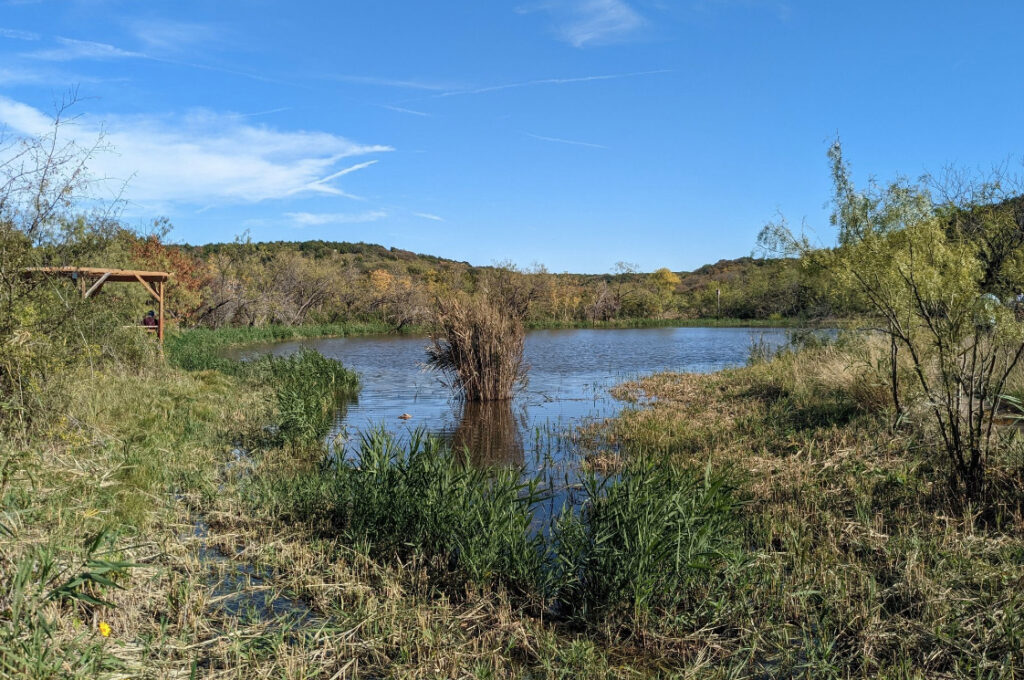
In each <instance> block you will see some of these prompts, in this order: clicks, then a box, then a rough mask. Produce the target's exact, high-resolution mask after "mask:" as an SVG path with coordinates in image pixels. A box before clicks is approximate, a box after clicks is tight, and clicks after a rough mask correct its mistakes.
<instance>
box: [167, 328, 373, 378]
mask: <svg viewBox="0 0 1024 680" xmlns="http://www.w3.org/2000/svg"><path fill="white" fill-rule="evenodd" d="M390 330H391V328H390V327H389V326H387V325H386V324H383V323H370V322H367V323H360V322H356V323H340V324H309V325H303V326H225V327H223V328H216V329H210V328H193V329H188V330H180V331H177V332H173V333H170V334H169V335H168V337H167V342H166V350H167V353H168V358H169V360H170V362H171V363H172V364H173V365H174V366H177V367H179V368H184V369H186V370H203V369H210V368H223V369H225V370H231V369H230V367H229V366H230V364H229V362H228V361H219V360H220V359H222V355H223V352H224V350H226V349H228V348H230V347H237V346H240V345H250V344H257V343H264V342H283V341H285V340H302V339H305V338H335V337H337V338H341V337H346V336H350V335H383V334H386V333H388V332H389V331H390Z"/></svg>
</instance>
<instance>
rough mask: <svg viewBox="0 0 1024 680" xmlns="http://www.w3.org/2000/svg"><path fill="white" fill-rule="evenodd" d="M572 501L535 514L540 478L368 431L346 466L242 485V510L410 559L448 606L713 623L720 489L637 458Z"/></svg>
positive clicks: (734, 533)
mask: <svg viewBox="0 0 1024 680" xmlns="http://www.w3.org/2000/svg"><path fill="white" fill-rule="evenodd" d="M547 492H548V493H550V490H547ZM582 492H583V497H582V504H581V505H575V504H571V505H567V506H566V507H565V508H563V510H562V512H561V513H560V514H558V515H557V516H555V517H547V516H545V515H544V514H543V513H542V511H541V506H540V501H541V500H543V499H544V497H545V493H544V491H543V485H542V482H541V480H540V479H539V478H536V479H524V478H523V471H522V470H521V469H516V468H478V467H472V466H469V465H467V464H466V461H465V460H464V459H463V458H462V456H461V454H459V453H457V452H455V451H453V450H451V449H450V448H447V447H445V446H443V445H442V444H441V443H440V442H438V441H437V440H434V439H431V438H426V437H423V436H415V437H413V439H412V441H411V442H410V443H409V444H408V446H407V448H400V447H397V446H396V445H395V443H394V441H393V439H392V438H391V436H390V435H388V434H387V433H385V432H382V431H378V432H375V433H373V434H372V435H369V436H367V437H366V438H364V441H363V443H362V447H361V450H360V454H359V457H358V461H357V462H355V461H348V462H333V461H329V462H327V463H326V464H324V465H322V466H320V467H319V468H318V469H314V470H307V471H304V472H301V473H299V474H297V475H294V476H292V477H290V478H283V479H282V478H279V479H266V478H263V479H254V480H253V483H252V489H251V493H250V495H249V497H250V498H251V502H252V503H253V510H254V511H256V512H265V513H268V514H269V516H270V517H272V518H275V521H282V522H286V523H300V524H302V525H304V526H307V527H310V528H311V529H312V530H313V531H314V532H315V533H316V534H318V535H320V536H322V537H324V538H327V539H336V538H340V539H342V540H343V541H344V542H346V543H348V544H350V545H354V546H361V547H362V549H363V550H365V552H366V554H367V555H368V556H369V557H370V558H372V559H374V560H378V561H383V562H384V563H388V562H391V561H393V560H398V561H399V562H409V561H410V560H418V561H419V562H420V563H421V564H423V565H424V566H425V568H427V570H428V573H429V575H430V578H431V580H432V582H433V583H435V585H436V586H437V587H438V588H440V589H441V591H442V592H445V593H447V594H448V595H449V596H452V595H457V594H458V593H465V592H466V591H465V589H466V588H467V587H471V589H482V592H486V591H488V590H491V589H494V588H498V589H502V590H503V591H505V592H507V593H509V594H510V595H511V596H512V597H513V599H514V601H516V602H518V604H519V605H520V606H522V607H524V608H526V609H527V610H529V611H533V612H535V613H540V612H546V613H547V614H546V615H547V616H549V617H553V618H555V619H562V620H565V621H567V622H575V623H576V624H580V625H584V626H594V627H597V626H606V625H608V624H613V625H615V626H618V627H620V628H621V629H622V630H623V631H626V630H628V631H630V632H628V633H627V637H629V636H633V635H637V634H642V633H643V632H644V631H645V630H648V629H651V628H656V627H657V624H658V622H660V621H661V620H663V619H664V618H665V617H670V618H671V619H672V621H673V622H674V623H673V625H675V626H677V627H678V628H677V631H678V630H683V629H685V630H690V631H691V632H692V631H693V630H697V629H699V628H701V627H703V626H705V625H711V626H713V625H714V624H715V621H714V612H713V611H712V610H709V609H707V608H706V607H705V605H706V604H707V603H708V602H709V601H713V600H714V598H713V597H712V598H709V593H710V592H712V591H715V590H716V589H717V588H720V587H721V586H722V584H723V583H724V582H725V580H726V579H724V578H723V575H724V573H725V572H728V571H729V570H730V569H731V567H732V566H734V565H736V564H739V563H740V562H741V554H740V550H739V537H740V535H741V533H742V527H741V524H740V522H739V520H738V517H739V514H738V505H737V502H736V500H735V498H734V496H733V493H732V489H731V488H730V487H729V486H728V484H727V483H726V482H725V480H724V479H723V478H722V477H721V476H720V475H719V474H716V473H712V472H711V471H710V470H706V471H704V472H703V473H700V472H695V471H693V470H688V469H683V468H679V467H677V466H674V465H670V464H667V463H666V462H664V461H654V460H648V459H644V458H642V457H641V458H637V459H635V460H633V461H631V462H629V463H628V464H627V465H626V466H625V468H624V469H623V471H622V472H621V473H620V474H619V475H618V476H617V477H615V478H604V479H601V478H598V477H596V476H590V477H589V478H588V479H587V481H586V483H585V484H584V485H583V489H582ZM694 626H695V627H694Z"/></svg>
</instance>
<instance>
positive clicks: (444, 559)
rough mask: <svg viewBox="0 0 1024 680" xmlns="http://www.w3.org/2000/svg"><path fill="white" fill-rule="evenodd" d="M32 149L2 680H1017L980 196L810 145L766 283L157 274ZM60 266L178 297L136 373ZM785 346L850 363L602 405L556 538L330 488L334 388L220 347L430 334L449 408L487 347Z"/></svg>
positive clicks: (1012, 396) (176, 260)
mask: <svg viewBox="0 0 1024 680" xmlns="http://www.w3.org/2000/svg"><path fill="white" fill-rule="evenodd" d="M62 124H63V123H62V121H61V118H60V117H58V119H57V120H56V121H55V122H54V126H53V128H52V129H51V130H50V131H49V133H47V134H44V135H42V136H40V137H38V138H35V137H26V138H15V139H6V140H4V142H3V143H4V144H7V145H9V149H10V150H13V152H12V153H8V154H4V155H0V158H4V159H12V158H13V160H3V161H0V677H4V678H7V677H10V678H33V679H35V678H82V679H85V678H90V679H94V678H101V679H103V680H116V679H120V678H238V679H243V678H296V679H297V678H358V677H400V678H428V677H430V678H432V677H455V678H505V677H507V678H518V677H529V678H583V677H586V678H591V677H595V678H596V677H607V678H636V677H693V678H712V679H717V678H720V679H722V680H724V679H726V678H730V679H732V678H771V677H782V678H837V679H839V678H844V679H845V678H891V679H897V678H898V679H906V680H910V679H925V678H960V677H969V678H1019V677H1021V676H1022V674H1024V589H1022V588H1021V587H1020V586H1021V584H1022V583H1024V435H1022V431H1021V427H1020V423H1021V422H1022V415H1024V368H1022V366H1021V358H1022V356H1024V309H1022V308H1021V305H1020V304H1019V303H1018V302H1017V301H1018V300H1020V299H1024V298H1019V297H1018V296H1021V294H1022V293H1024V200H1022V199H1021V198H1020V197H1019V195H1020V193H1021V192H1020V190H1019V187H1018V186H1017V185H1016V184H1014V183H1013V182H1011V181H1010V180H1009V179H1008V178H989V179H986V180H985V181H977V182H975V181H973V180H971V181H968V180H964V179H963V178H962V177H955V178H952V179H950V178H947V179H946V180H945V181H943V180H935V179H930V180H923V181H922V182H920V183H914V182H908V181H906V180H902V179H898V180H896V181H894V182H892V183H889V184H885V185H878V184H872V185H870V186H868V187H864V188H859V187H855V186H853V184H852V181H851V180H850V173H849V169H848V166H847V163H846V160H845V159H844V157H843V155H842V149H841V147H839V145H838V143H837V144H836V145H835V146H834V147H832V149H831V150H830V153H829V159H830V163H831V169H832V179H833V182H834V185H835V195H834V197H833V208H834V218H833V219H834V224H835V226H836V228H837V231H838V234H839V241H838V242H837V243H827V244H817V243H812V242H810V241H809V240H808V239H807V238H805V237H804V236H803V235H802V234H800V233H799V232H794V230H792V229H791V228H789V227H788V226H787V225H786V224H785V223H783V222H779V223H774V224H770V225H768V226H767V227H766V228H765V230H764V232H762V237H761V239H760V245H761V247H762V249H763V253H768V252H769V251H770V252H774V253H775V254H777V255H778V256H779V257H776V258H774V259H773V258H767V257H766V258H758V259H744V260H741V261H734V262H724V263H719V264H718V265H712V266H709V267H706V268H703V269H701V270H698V271H697V272H689V273H686V272H674V271H670V270H668V269H664V270H659V271H656V272H653V273H649V274H641V273H639V272H636V271H634V269H635V268H633V267H631V266H629V265H627V264H621V265H620V266H619V268H618V269H619V271H618V272H617V273H615V274H610V275H607V276H589V275H588V276H582V275H570V274H552V273H549V272H545V271H543V270H541V269H536V270H533V271H529V272H522V271H516V270H515V269H514V268H511V267H497V266H495V267H484V268H477V267H471V266H469V265H467V264H465V263H457V262H452V261H447V260H442V259H440V258H436V257H426V256H417V255H413V254H411V253H405V252H404V251H395V250H387V249H384V248H381V247H379V246H368V245H365V244H342V243H333V244H328V243H310V242H307V243H300V244H293V243H278V244H254V243H250V242H247V241H245V240H242V241H239V242H238V243H234V244H221V245H210V246H200V247H184V246H171V245H167V244H165V243H164V242H163V240H162V235H163V231H164V229H165V227H166V226H167V225H159V224H158V227H159V228H158V230H157V232H156V233H154V234H148V235H140V234H137V233H134V232H132V231H130V230H128V229H127V228H126V227H125V226H124V225H123V224H122V223H120V222H119V221H118V220H117V219H115V214H114V212H112V211H110V210H96V209H95V205H96V202H95V201H93V200H92V196H91V194H90V193H89V187H90V183H89V174H88V162H89V157H90V153H91V150H90V149H89V148H80V147H78V146H76V145H74V143H71V142H68V141H67V140H66V138H65V137H64V136H62V135H61V134H60V127H61V125H62ZM954 180H955V181H954ZM90 264H99V265H104V266H108V267H125V268H146V269H158V270H167V271H172V272H173V273H174V279H173V284H172V285H171V286H169V290H168V296H169V304H168V312H169V314H170V316H171V318H172V320H173V328H172V329H170V332H169V333H168V336H167V341H166V344H165V345H164V346H163V348H162V349H161V348H160V347H159V346H158V345H157V343H156V342H155V341H154V338H153V336H152V335H151V334H148V333H147V332H146V331H145V330H144V329H142V328H140V327H137V326H134V325H132V324H131V323H130V322H131V320H133V319H135V318H136V317H140V316H141V313H142V312H143V310H145V309H146V307H147V304H148V301H147V300H146V299H145V298H144V297H142V295H143V292H142V291H140V290H136V289H135V288H136V287H131V286H128V287H116V286H108V287H107V288H105V289H104V291H103V294H102V296H100V297H99V298H97V299H89V300H83V299H82V296H81V295H80V294H79V292H78V290H77V288H76V287H74V286H73V285H71V284H69V283H68V281H66V280H65V279H59V278H50V277H45V276H26V275H25V273H24V270H25V269H26V268H29V267H39V266H44V265H49V266H54V265H90ZM708 318H714V319H715V321H714V322H709V321H707V319H708ZM795 320H799V321H795ZM837 320H838V321H837ZM794 323H795V324H798V325H802V326H806V325H815V324H818V325H826V326H843V327H844V330H842V331H840V332H839V333H838V334H837V335H836V336H835V337H833V336H832V335H831V334H829V335H828V336H827V337H822V335H821V334H814V333H810V334H802V335H801V334H795V335H794V339H793V342H792V343H791V344H790V346H788V347H785V348H783V349H782V350H781V351H779V352H777V353H774V354H771V353H766V352H760V351H757V350H758V348H752V352H751V357H750V361H749V362H748V365H746V366H744V367H741V368H735V369H730V370H727V371H723V372H720V373H715V374H708V375H697V374H659V375H653V376H647V377H644V378H641V379H638V380H636V381H633V382H629V383H626V384H623V385H620V386H619V387H618V388H617V389H616V395H617V396H618V397H619V398H620V399H622V400H624V401H625V402H627V403H628V404H629V405H630V406H629V408H627V410H626V411H625V412H623V414H622V415H621V416H619V417H618V418H615V419H613V420H611V421H608V422H602V423H597V424H594V425H591V426H589V428H588V429H587V431H585V432H578V433H576V434H578V435H579V436H578V437H577V439H578V440H579V441H580V442H582V443H581V447H582V448H581V450H580V451H579V452H578V457H579V461H578V464H579V471H580V481H579V484H578V486H577V488H576V489H575V490H576V491H577V492H578V496H579V498H580V501H579V502H578V503H575V504H566V505H565V506H564V507H561V508H556V509H555V510H554V512H550V513H548V512H544V511H542V506H543V505H544V503H545V502H546V501H549V500H550V498H551V494H552V493H553V489H552V488H550V487H548V486H546V485H545V480H544V478H542V477H540V476H538V475H537V471H536V470H528V469H523V468H518V467H495V466H476V465H471V464H468V463H467V455H466V454H467V451H465V450H462V449H458V448H454V447H452V446H451V445H449V444H446V443H445V442H444V441H442V440H440V439H437V438H433V437H430V436H428V435H427V434H426V433H422V432H421V433H419V434H416V435H414V436H413V437H412V439H411V441H408V442H400V441H399V440H397V439H395V438H394V437H393V436H392V435H391V434H390V433H388V432H387V431H385V430H383V429H380V430H371V431H365V432H361V433H360V436H361V442H360V445H359V447H358V449H359V453H358V456H357V457H356V458H354V459H348V458H341V457H339V456H337V455H335V453H334V451H333V449H332V444H331V442H329V441H327V436H328V434H329V432H330V431H331V426H332V423H333V422H334V419H335V417H336V409H337V408H339V407H342V406H343V404H344V403H345V402H346V401H347V400H350V399H353V398H355V397H356V396H357V395H358V393H359V389H360V379H359V376H357V375H355V374H354V373H352V372H351V371H349V370H348V369H346V367H344V366H342V365H341V364H340V363H339V362H337V361H334V360H331V359H328V358H326V357H324V356H322V355H320V354H318V353H316V352H314V351H311V350H304V351H300V352H298V353H296V354H293V355H291V356H289V357H270V356H266V357H261V358H257V359H253V360H250V361H245V362H240V361H235V360H233V359H232V358H230V356H229V354H230V353H229V352H227V351H226V350H227V349H228V348H229V347H231V346H236V345H241V344H247V343H258V342H275V341H280V340H288V339H299V338H303V337H321V336H332V335H333V336H350V335H365V334H371V333H383V332H425V333H428V334H430V335H431V336H432V338H433V345H432V347H433V354H432V355H431V356H432V357H433V359H434V361H435V364H436V365H437V366H438V367H439V368H441V369H443V370H445V371H447V375H448V376H449V378H451V384H452V386H453V388H454V390H455V392H456V394H457V396H461V398H463V399H464V400H465V401H466V402H467V403H475V402H476V401H487V400H492V401H495V400H496V401H500V400H502V399H505V398H506V397H507V396H508V392H509V391H510V390H514V387H515V383H516V381H517V379H518V378H519V377H520V376H521V372H522V370H521V369H522V367H521V365H520V364H518V363H517V361H516V360H515V359H516V357H515V356H513V355H514V354H515V353H514V352H510V353H508V354H505V353H503V352H504V350H501V349H500V348H501V346H502V343H503V342H506V341H508V344H509V345H510V346H511V347H512V349H513V350H515V349H517V348H521V343H522V339H523V334H524V332H525V330H526V329H528V328H575V327H588V328H590V327H592V328H616V327H626V328H629V327H644V326H662V325H663V326H673V325H687V324H698V325H706V324H711V325H715V324H720V325H761V324H764V325H785V324H794ZM425 347H426V343H425ZM495 348H498V349H495ZM424 351H425V354H424V359H426V358H427V355H426V349H425V350H424ZM466 357H468V358H469V359H468V361H467V360H466ZM495 367H497V368H499V369H500V371H498V373H499V375H492V371H494V370H495ZM469 453H470V454H471V453H472V452H469Z"/></svg>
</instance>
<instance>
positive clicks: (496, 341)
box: [427, 295, 526, 401]
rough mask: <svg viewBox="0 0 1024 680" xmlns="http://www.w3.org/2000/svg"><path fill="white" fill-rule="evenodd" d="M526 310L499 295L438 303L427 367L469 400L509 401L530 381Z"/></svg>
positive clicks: (456, 298) (461, 396)
mask: <svg viewBox="0 0 1024 680" xmlns="http://www.w3.org/2000/svg"><path fill="white" fill-rule="evenodd" d="M525 311H526V310H525V306H521V305H517V304H515V303H514V302H513V301H510V300H507V299H504V298H503V297H501V296H498V295H492V296H487V295H480V296H476V297H472V298H467V297H459V296H454V295H453V296H449V297H447V298H444V299H442V300H439V301H438V302H437V304H436V305H435V309H434V331H433V333H431V335H430V345H429V346H428V348H427V365H428V366H430V367H431V368H433V369H435V370H437V371H439V372H441V374H442V375H443V376H444V377H443V378H442V380H443V381H444V382H445V383H446V384H447V385H448V386H449V387H451V388H452V390H453V391H454V392H455V394H456V395H457V396H459V397H460V398H462V399H465V400H466V401H497V400H502V399H510V398H511V397H512V396H513V394H514V393H515V391H516V388H517V387H519V386H521V385H523V384H525V381H526V367H525V365H524V363H523V347H524V341H525V338H526V331H525V330H524V328H523V318H524V316H525Z"/></svg>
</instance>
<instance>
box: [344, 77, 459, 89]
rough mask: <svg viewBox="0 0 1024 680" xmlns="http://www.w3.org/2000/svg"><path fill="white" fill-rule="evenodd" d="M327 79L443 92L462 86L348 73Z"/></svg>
mask: <svg viewBox="0 0 1024 680" xmlns="http://www.w3.org/2000/svg"><path fill="white" fill-rule="evenodd" d="M324 78H325V79H327V80H337V81H339V82H343V83H355V84H357V85H379V86H381V87H394V88H399V89H405V90H426V91H433V92H441V91H444V90H452V89H456V88H458V87H460V86H459V85H457V84H455V83H442V82H436V81H429V80H409V79H401V78H377V77H374V76H353V75H346V74H331V75H328V76H324Z"/></svg>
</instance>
